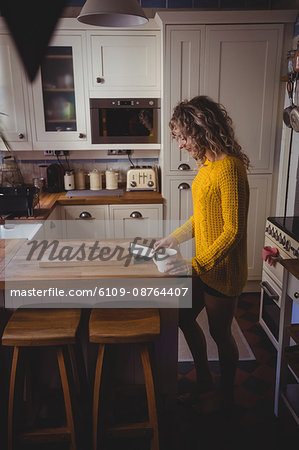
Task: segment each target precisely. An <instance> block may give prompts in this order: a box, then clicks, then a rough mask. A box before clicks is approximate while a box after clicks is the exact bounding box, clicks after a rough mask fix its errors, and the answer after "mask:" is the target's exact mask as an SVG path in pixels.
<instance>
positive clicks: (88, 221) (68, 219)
mask: <svg viewBox="0 0 299 450" xmlns="http://www.w3.org/2000/svg"><path fill="white" fill-rule="evenodd" d="M84 213H85V214H84ZM86 213H87V214H86ZM86 216H87V217H86ZM61 218H62V220H63V222H64V235H65V238H66V239H106V238H107V230H108V206H107V205H70V206H64V207H62V210H61Z"/></svg>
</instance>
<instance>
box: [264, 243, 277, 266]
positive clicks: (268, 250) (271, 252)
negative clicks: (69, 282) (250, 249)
mask: <svg viewBox="0 0 299 450" xmlns="http://www.w3.org/2000/svg"><path fill="white" fill-rule="evenodd" d="M273 256H274V257H277V256H278V249H277V248H275V247H264V248H263V260H264V261H266V262H267V263H268V264H269V265H270V266H272V264H273V263H275V261H273V259H272V257H273Z"/></svg>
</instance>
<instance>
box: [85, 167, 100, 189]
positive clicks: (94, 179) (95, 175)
mask: <svg viewBox="0 0 299 450" xmlns="http://www.w3.org/2000/svg"><path fill="white" fill-rule="evenodd" d="M88 175H89V180H90V190H91V191H99V190H101V189H102V174H101V172H99V171H98V170H97V169H93V170H92V171H91V172H89V174H88Z"/></svg>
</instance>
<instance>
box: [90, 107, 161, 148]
mask: <svg viewBox="0 0 299 450" xmlns="http://www.w3.org/2000/svg"><path fill="white" fill-rule="evenodd" d="M90 121H91V142H92V144H158V143H159V142H160V99H159V98H134V99H125V98H122V99H116V98H91V99H90Z"/></svg>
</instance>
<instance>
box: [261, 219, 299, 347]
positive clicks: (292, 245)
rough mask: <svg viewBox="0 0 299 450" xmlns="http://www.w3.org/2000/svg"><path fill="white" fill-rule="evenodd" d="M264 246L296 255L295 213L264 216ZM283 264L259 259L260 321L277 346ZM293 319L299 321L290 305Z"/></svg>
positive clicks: (298, 311) (297, 222)
mask: <svg viewBox="0 0 299 450" xmlns="http://www.w3.org/2000/svg"><path fill="white" fill-rule="evenodd" d="M265 247H270V248H272V249H277V250H278V255H279V257H280V258H283V259H290V258H291V259H298V258H299V216H296V217H268V219H267V222H266V230H265ZM282 281H283V266H282V265H281V264H279V262H278V261H277V262H276V263H274V264H272V265H270V264H268V262H266V261H264V262H263V274H262V282H261V288H262V290H261V302H260V316H259V321H260V325H261V326H262V328H263V329H264V331H265V332H266V333H267V335H268V337H269V339H270V340H271V342H272V343H273V345H274V346H275V347H276V348H277V347H278V334H279V318H280V300H281V293H282ZM292 321H293V322H298V321H299V308H296V305H294V310H293V318H292Z"/></svg>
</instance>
